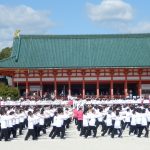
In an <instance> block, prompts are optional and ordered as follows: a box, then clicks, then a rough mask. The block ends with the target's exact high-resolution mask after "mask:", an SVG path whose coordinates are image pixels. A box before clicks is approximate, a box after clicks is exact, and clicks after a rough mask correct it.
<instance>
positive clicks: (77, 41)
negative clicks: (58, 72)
mask: <svg viewBox="0 0 150 150" xmlns="http://www.w3.org/2000/svg"><path fill="white" fill-rule="evenodd" d="M95 67H97V68H101V67H150V34H118V35H20V37H19V38H15V39H14V42H13V52H12V55H11V57H10V58H8V59H5V60H2V61H0V68H95Z"/></svg>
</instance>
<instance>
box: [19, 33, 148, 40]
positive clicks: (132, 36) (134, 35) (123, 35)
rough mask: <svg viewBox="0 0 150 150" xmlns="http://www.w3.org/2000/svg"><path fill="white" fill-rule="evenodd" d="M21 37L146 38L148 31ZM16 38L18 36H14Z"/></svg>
mask: <svg viewBox="0 0 150 150" xmlns="http://www.w3.org/2000/svg"><path fill="white" fill-rule="evenodd" d="M20 37H21V38H79V39H80V38H146V37H150V33H132V34H129V33H126V34H66V35H65V34H43V35H40V34H29V35H27V34H21V35H20ZM16 38H18V37H16Z"/></svg>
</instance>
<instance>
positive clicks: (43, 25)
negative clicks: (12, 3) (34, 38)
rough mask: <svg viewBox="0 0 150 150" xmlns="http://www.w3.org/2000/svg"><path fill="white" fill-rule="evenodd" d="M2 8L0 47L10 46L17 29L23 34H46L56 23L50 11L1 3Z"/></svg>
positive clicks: (0, 15) (0, 14)
mask: <svg viewBox="0 0 150 150" xmlns="http://www.w3.org/2000/svg"><path fill="white" fill-rule="evenodd" d="M0 10H1V11H0V49H1V48H4V47H6V46H10V43H12V38H13V33H14V32H15V30H16V29H20V30H21V33H22V34H44V33H46V32H47V31H48V30H49V29H50V28H51V27H52V26H53V25H54V23H53V22H52V21H51V20H50V18H49V16H50V14H49V12H44V11H38V10H35V9H33V8H31V7H28V6H25V5H20V6H16V7H9V6H5V5H0Z"/></svg>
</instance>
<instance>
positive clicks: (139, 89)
mask: <svg viewBox="0 0 150 150" xmlns="http://www.w3.org/2000/svg"><path fill="white" fill-rule="evenodd" d="M138 95H139V96H140V97H141V96H142V83H141V76H140V77H139V84H138Z"/></svg>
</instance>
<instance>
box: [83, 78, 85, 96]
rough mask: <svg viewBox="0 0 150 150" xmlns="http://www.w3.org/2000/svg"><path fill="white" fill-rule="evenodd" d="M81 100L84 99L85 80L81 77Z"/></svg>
mask: <svg viewBox="0 0 150 150" xmlns="http://www.w3.org/2000/svg"><path fill="white" fill-rule="evenodd" d="M82 98H85V80H84V77H83V81H82Z"/></svg>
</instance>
